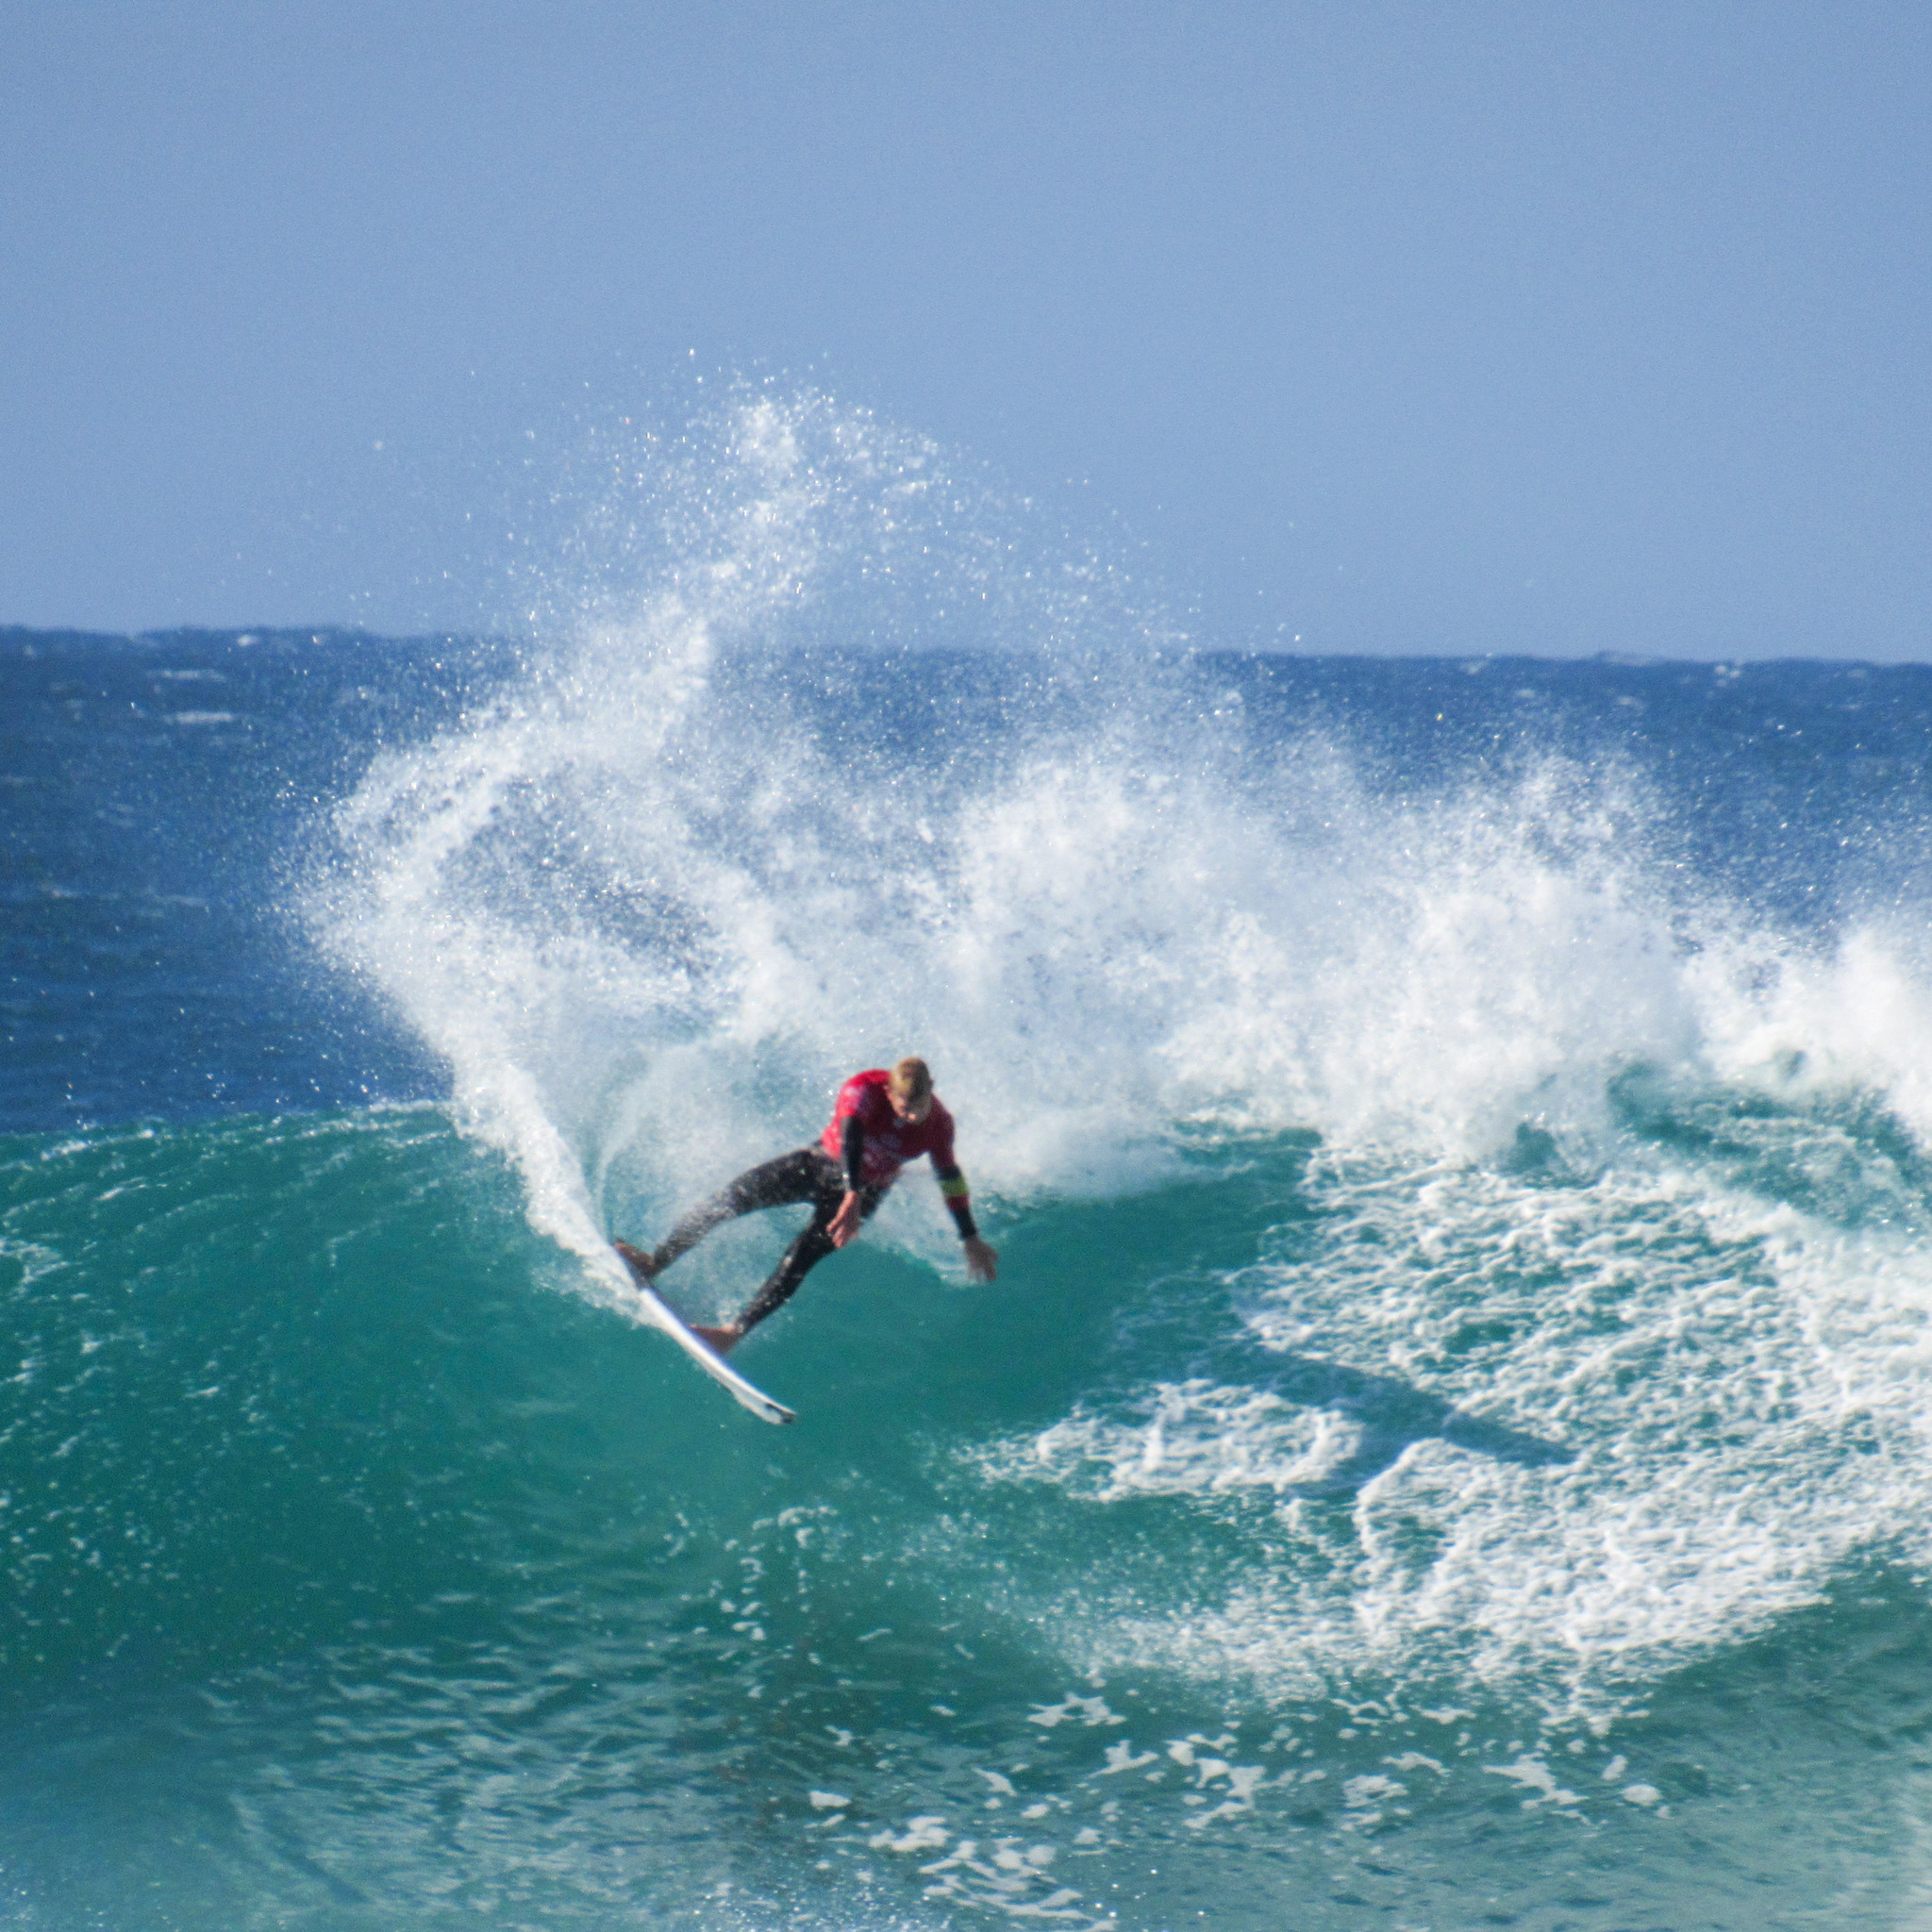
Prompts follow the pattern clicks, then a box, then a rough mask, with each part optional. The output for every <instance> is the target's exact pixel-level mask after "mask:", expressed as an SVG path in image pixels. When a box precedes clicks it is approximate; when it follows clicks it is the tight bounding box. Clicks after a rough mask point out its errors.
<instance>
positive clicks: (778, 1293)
mask: <svg viewBox="0 0 1932 1932" xmlns="http://www.w3.org/2000/svg"><path fill="white" fill-rule="evenodd" d="M825 1165H826V1167H827V1168H828V1169H830V1174H829V1176H828V1177H827V1183H826V1185H825V1186H824V1188H822V1190H821V1191H820V1192H819V1193H818V1195H817V1197H816V1198H815V1200H814V1201H813V1204H812V1217H811V1220H810V1221H809V1222H808V1223H807V1224H806V1225H805V1226H804V1227H802V1228H801V1229H800V1230H799V1232H798V1239H797V1240H796V1241H793V1242H792V1243H791V1246H790V1247H789V1248H787V1249H786V1250H785V1257H784V1259H783V1260H781V1261H780V1262H779V1263H778V1265H777V1267H776V1268H774V1270H773V1271H772V1276H771V1279H770V1280H769V1281H767V1282H766V1283H765V1285H764V1287H762V1288H761V1289H759V1290H758V1293H757V1294H755V1295H754V1296H753V1297H752V1298H751V1302H750V1305H749V1306H748V1307H746V1308H745V1311H744V1313H743V1314H741V1316H739V1318H738V1320H737V1321H736V1322H734V1323H733V1324H731V1326H730V1327H729V1328H727V1329H722V1330H720V1331H719V1332H720V1333H721V1334H724V1335H728V1336H729V1337H730V1339H731V1340H732V1341H737V1340H738V1338H739V1337H740V1336H741V1335H743V1334H744V1333H745V1332H746V1331H747V1330H748V1329H752V1328H756V1327H757V1326H758V1324H759V1323H760V1322H762V1321H763V1320H764V1319H765V1317H766V1316H767V1315H769V1314H772V1313H774V1311H775V1310H777V1309H779V1308H782V1307H784V1306H785V1304H786V1303H787V1302H789V1301H790V1300H791V1297H792V1296H793V1295H795V1294H796V1293H797V1292H798V1290H799V1285H800V1283H802V1282H803V1281H804V1279H805V1277H806V1276H807V1275H808V1274H810V1273H811V1271H812V1270H813V1269H814V1268H816V1267H817V1266H818V1265H819V1263H820V1262H821V1261H823V1260H824V1258H825V1257H826V1256H827V1255H829V1254H832V1253H833V1252H834V1249H833V1245H832V1237H831V1234H830V1232H829V1229H830V1226H831V1222H832V1216H833V1215H835V1214H836V1213H837V1212H838V1211H839V1203H840V1202H841V1201H842V1200H843V1199H844V1198H845V1177H844V1175H843V1174H841V1173H840V1172H839V1169H838V1165H837V1163H836V1162H834V1161H831V1160H827V1161H826V1163H825ZM885 1198H886V1190H885V1189H884V1188H863V1189H861V1190H860V1191H859V1195H858V1216H859V1219H860V1220H861V1221H870V1220H871V1219H872V1217H873V1210H874V1208H877V1206H878V1205H879V1203H880V1202H881V1201H883V1200H884V1199H885Z"/></svg>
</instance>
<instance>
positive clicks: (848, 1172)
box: [839, 1112, 865, 1194]
mask: <svg viewBox="0 0 1932 1932" xmlns="http://www.w3.org/2000/svg"><path fill="white" fill-rule="evenodd" d="M839 1159H840V1162H841V1165H842V1166H843V1167H844V1169H845V1191H846V1192H847V1193H848V1194H856V1193H858V1190H859V1188H860V1187H861V1186H862V1185H863V1179H864V1174H865V1123H864V1122H863V1121H862V1120H860V1119H859V1117H858V1114H857V1113H856V1112H854V1113H848V1114H847V1115H846V1116H845V1128H844V1132H843V1133H842V1134H841V1136H840V1137H839Z"/></svg>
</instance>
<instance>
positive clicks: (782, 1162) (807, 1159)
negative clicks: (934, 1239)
mask: <svg viewBox="0 0 1932 1932" xmlns="http://www.w3.org/2000/svg"><path fill="white" fill-rule="evenodd" d="M840 1154H841V1158H840V1159H838V1160H834V1159H833V1158H832V1157H831V1156H830V1155H829V1154H827V1153H826V1152H825V1150H824V1148H823V1147H821V1146H817V1145H814V1146H810V1147H799V1148H796V1149H794V1150H793V1151H792V1152H791V1153H790V1154H781V1155H779V1157H778V1158H777V1159H775V1160H768V1161H766V1162H764V1164H763V1165H762V1166H759V1167H754V1168H749V1169H747V1170H746V1171H745V1172H744V1173H743V1174H740V1175H739V1176H738V1178H737V1179H736V1180H735V1181H733V1182H732V1183H731V1185H730V1186H729V1187H727V1188H725V1189H724V1190H723V1191H720V1192H718V1193H716V1194H713V1195H712V1196H711V1198H710V1199H709V1200H708V1201H702V1202H700V1203H699V1204H698V1206H697V1207H695V1208H692V1209H691V1211H690V1212H689V1213H688V1214H686V1215H684V1216H683V1217H682V1218H681V1219H680V1220H679V1221H678V1223H677V1224H676V1225H675V1227H674V1228H673V1229H672V1230H671V1232H670V1233H669V1234H668V1235H667V1236H666V1237H665V1238H664V1244H663V1246H662V1247H660V1248H658V1250H657V1252H656V1253H655V1254H654V1255H652V1257H651V1273H652V1274H653V1275H654V1276H656V1275H658V1274H662V1273H663V1272H664V1270H665V1269H667V1268H668V1267H670V1265H671V1264H672V1262H674V1261H675V1260H676V1259H677V1257H679V1256H680V1255H683V1254H687V1253H689V1252H690V1250H691V1249H692V1248H694V1247H696V1246H697V1244H698V1243H699V1242H700V1241H703V1240H704V1238H705V1237H706V1236H707V1235H708V1234H709V1233H710V1231H711V1230H712V1229H713V1228H714V1227H721V1226H723V1225H724V1223H725V1222H727V1221H734V1220H736V1219H737V1218H738V1216H739V1215H741V1214H754V1213H756V1212H757V1211H758V1209H759V1208H783V1207H787V1206H789V1205H791V1203H794V1202H805V1201H808V1202H809V1203H810V1204H811V1210H812V1213H811V1219H810V1221H808V1223H807V1224H805V1226H804V1227H803V1228H801V1229H800V1230H799V1234H798V1238H797V1239H796V1240H795V1241H793V1242H792V1243H791V1246H790V1247H789V1248H787V1249H786V1250H785V1254H784V1257H783V1259H781V1260H780V1261H779V1263H778V1265H777V1267H776V1268H774V1270H773V1271H772V1274H771V1278H770V1279H769V1280H768V1281H766V1283H765V1285H764V1286H763V1287H762V1288H761V1289H759V1290H758V1293H757V1294H755V1295H754V1296H753V1297H752V1299H751V1304H750V1306H749V1307H747V1308H746V1309H745V1311H744V1313H743V1314H741V1316H740V1317H739V1318H738V1326H739V1327H740V1328H741V1329H751V1328H756V1327H757V1326H758V1324H759V1323H760V1322H762V1321H763V1320H764V1319H765V1317H766V1316H767V1315H769V1314H771V1313H772V1312H773V1311H774V1309H777V1308H781V1307H784V1306H785V1304H786V1303H787V1302H789V1301H790V1300H791V1297H792V1296H793V1295H794V1294H796V1293H797V1292H798V1287H799V1284H800V1283H801V1282H802V1281H803V1280H804V1279H805V1277H806V1276H807V1275H808V1274H810V1273H811V1271H812V1270H813V1269H814V1268H816V1267H817V1266H818V1264H819V1263H820V1262H821V1261H823V1260H824V1258H825V1257H826V1256H827V1255H829V1254H831V1253H833V1252H834V1250H833V1245H832V1236H831V1232H830V1229H831V1224H832V1217H833V1215H835V1214H836V1213H838V1211H839V1206H840V1203H841V1202H842V1201H843V1200H844V1198H845V1196H846V1195H847V1194H848V1193H853V1194H857V1195H858V1218H859V1220H860V1221H861V1222H866V1221H870V1220H871V1219H872V1217H873V1213H874V1209H875V1208H877V1207H878V1205H879V1203H880V1202H881V1201H883V1200H884V1199H885V1198H886V1196H887V1194H888V1193H890V1192H891V1186H892V1183H891V1180H886V1181H883V1182H868V1181H865V1180H863V1179H861V1175H862V1174H864V1172H865V1126H864V1124H863V1123H862V1122H861V1121H860V1120H859V1118H858V1115H857V1114H851V1115H848V1116H847V1117H846V1119H845V1122H844V1124H843V1127H842V1129H841V1137H840ZM957 1174H958V1168H957V1167H951V1168H949V1169H948V1171H947V1174H942V1175H941V1179H942V1180H943V1179H945V1178H947V1177H949V1176H950V1175H957ZM946 1205H947V1206H948V1208H951V1209H952V1213H953V1219H954V1221H955V1222H956V1223H958V1227H959V1233H960V1236H961V1238H962V1239H963V1240H966V1241H972V1240H973V1239H974V1236H975V1232H976V1231H975V1229H974V1224H973V1212H972V1209H971V1208H968V1207H967V1205H966V1203H965V1201H964V1199H963V1198H961V1199H959V1200H957V1201H956V1200H952V1199H949V1200H948V1201H947V1204H946Z"/></svg>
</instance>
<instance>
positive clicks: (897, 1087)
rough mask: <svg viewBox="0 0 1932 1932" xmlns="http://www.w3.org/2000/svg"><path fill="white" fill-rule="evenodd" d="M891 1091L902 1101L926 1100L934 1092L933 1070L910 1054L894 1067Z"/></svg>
mask: <svg viewBox="0 0 1932 1932" xmlns="http://www.w3.org/2000/svg"><path fill="white" fill-rule="evenodd" d="M891 1089H892V1091H893V1092H894V1093H896V1094H897V1095H898V1096H899V1098H900V1099H901V1100H924V1098H925V1097H926V1095H927V1094H929V1093H930V1092H931V1091H932V1069H931V1068H930V1067H929V1066H927V1065H926V1063H925V1062H924V1060H923V1059H921V1058H919V1056H918V1055H917V1054H910V1053H908V1055H907V1056H906V1058H904V1059H903V1060H899V1061H896V1062H895V1063H894V1064H893V1067H892V1077H891Z"/></svg>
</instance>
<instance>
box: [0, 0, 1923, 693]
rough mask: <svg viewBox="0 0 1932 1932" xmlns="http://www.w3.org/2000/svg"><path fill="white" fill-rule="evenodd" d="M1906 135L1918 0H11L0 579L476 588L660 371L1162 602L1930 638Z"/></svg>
mask: <svg viewBox="0 0 1932 1932" xmlns="http://www.w3.org/2000/svg"><path fill="white" fill-rule="evenodd" d="M1928 188H1932V9H1927V8H1924V7H1923V6H1904V5H1900V6H1865V5H1858V4H1850V5H1845V4H1839V5H1831V6H1824V5H1818V6H1809V5H1805V6H1799V5H1780V4H1776V0H1767V4H1759V5H1712V4H1703V0H1686V4H1671V5H1664V4H1600V5H1596V6H1591V7H1578V6H1570V5H1563V6H1557V5H1547V6H1527V5H1521V6H1519V5H1500V4H1486V0H1470V4H1454V5H1452V4H1447V0H1443V4H1438V5H1431V6H1391V5H1379V4H1360V5H1357V4H1347V5H1344V4H1340V0H1338V4H1329V5H1319V6H1300V5H1294V4H1287V0H1280V4H1274V5H1247V4H1241V0H1227V4H1223V5H1217V6H1191V5H1182V4H1174V5H1166V6H1148V5H1137V4H1114V5H1103V4H1085V0H1080V4H1063V5H1057V4H1053V0H1030V4H1024V5H1023V4H1013V5H1008V4H974V5H926V4H919V0H899V4H893V5H860V4H850V5H833V4H814V0H796V4H791V5H734V4H727V0H719V4H713V5H708V6H697V5H658V6H650V5H616V4H601V0H551V4H547V5H540V4H498V0H463V4H425V0H394V4H390V5H385V6H375V5H358V4H353V0H332V4H329V5H325V6H323V5H309V4H306V0H279V4H275V5H251V6H232V5H222V4H208V5H202V6H196V5H192V4H180V5H168V6H157V5H155V4H153V0H147V4H142V5H138V6H137V5H120V4H89V0H66V4H59V5H55V4H34V0H25V4H22V0H11V4H5V5H0V370H4V372H5V373H4V376H0V623H25V624H33V625H57V624H72V625H83V626H89V627H95V628H111V629H123V628H128V629H133V628H147V627H157V626H163V625H175V624H184V623H194V624H209V625H242V624H272V623H290V624H309V623H330V622H357V623H362V624H365V625H370V626H371V627H373V628H376V629H382V630H390V631H409V630H419V629H423V628H427V627H432V626H434V627H441V626H452V627H458V628H462V627H469V626H472V625H476V624H477V623H479V622H487V621H488V620H489V617H490V615H491V613H490V611H489V609H488V599H489V596H490V590H489V586H488V584H487V583H486V582H485V581H484V575H483V573H482V569H481V566H480V565H479V564H478V563H476V562H475V553H474V551H473V549H471V548H470V547H466V543H465V541H464V539H463V537H462V532H463V530H464V528H465V524H464V518H465V515H466V514H468V515H469V516H470V517H471V519H472V522H473V524H474V520H475V518H477V517H484V518H487V517H488V516H490V515H491V514H495V513H497V512H496V507H497V506H498V505H500V503H501V501H502V497H503V479H504V475H505V469H506V466H507V465H509V464H511V463H513V461H514V460H515V458H514V456H513V452H514V451H515V450H516V449H517V447H518V446H519V443H520V441H527V433H528V432H530V431H532V430H534V431H536V432H537V435H538V437H539V438H540V439H542V440H545V441H556V440H558V439H568V437H569V436H570V435H571V434H572V433H573V425H575V424H576V423H578V422H580V421H581V419H582V417H583V414H584V412H585V411H587V410H588V411H591V412H595V411H600V410H601V411H608V410H614V409H629V408H642V409H652V410H656V411H658V412H659V413H660V414H662V413H664V412H667V411H668V412H670V413H671V414H673V415H675V413H676V411H677V410H679V409H681V408H685V407H687V406H688V405H689V403H690V401H691V393H692V391H691V381H692V375H693V372H698V371H701V372H704V373H706V374H708V375H709V376H710V377H711V378H712V379H713V381H715V380H716V379H717V378H718V377H719V376H720V375H730V374H733V373H738V374H745V375H753V376H758V377H762V376H766V375H771V376H775V377H777V378H779V379H780V380H782V381H796V382H801V383H811V384H814V385H816V386H818V387H820V388H823V389H825V390H829V391H831V392H832V393H833V394H835V395H837V396H838V397H840V398H841V399H842V400H844V401H846V402H848V403H850V404H852V405H854V406H858V407H863V408H870V409H873V410H874V411H876V412H877V413H878V414H879V415H881V416H883V417H885V418H886V419H888V420H890V421H891V422H892V423H895V424H897V425H901V426H903V427H905V428H907V429H908V430H913V431H917V432H921V433H924V434H927V435H930V436H931V437H933V438H935V439H937V440H938V441H939V442H940V443H941V444H942V445H943V446H944V447H946V448H947V449H948V450H950V451H954V452H957V453H958V462H959V463H960V464H961V465H962V466H969V467H970V466H972V465H985V466H986V467H987V468H988V469H989V470H990V471H991V474H992V475H995V476H996V477H997V478H999V479H1001V482H1002V484H1003V485H1004V487H1005V488H1007V489H1008V490H1009V491H1011V492H1013V493H1014V494H1015V495H1018V496H1024V497H1027V498H1031V499H1034V500H1035V501H1037V502H1038V503H1040V504H1041V506H1043V512H1044V513H1045V514H1046V515H1048V516H1050V517H1051V518H1054V519H1058V520H1059V521H1062V522H1066V523H1069V524H1071V525H1073V526H1074V527H1075V528H1088V529H1091V530H1094V531H1097V532H1101V533H1103V535H1104V540H1105V541H1107V542H1109V543H1119V544H1121V545H1123V546H1125V547H1127V548H1128V549H1129V550H1130V551H1131V554H1132V555H1133V556H1134V557H1135V558H1137V559H1138V564H1139V567H1141V568H1144V569H1145V570H1147V571H1148V572H1150V573H1151V575H1152V576H1153V577H1154V578H1155V579H1157V580H1158V581H1159V582H1160V583H1161V584H1163V585H1164V586H1165V588H1166V591H1167V592H1168V594H1169V596H1170V597H1171V599H1172V600H1173V602H1174V605H1175V606H1176V607H1177V608H1180V609H1182V610H1183V611H1184V612H1186V613H1187V615H1188V622H1189V625H1190V627H1191V630H1192V631H1193V633H1194V634H1195V635H1196V636H1197V637H1199V638H1200V639H1201V640H1202V641H1204V642H1208V643H1224V644H1229V645H1239V646H1248V645H1264V646H1265V645H1284V644H1289V643H1291V641H1292V640H1294V639H1296V638H1299V639H1300V644H1299V648H1301V649H1303V650H1324V651H1349V652H1357V651H1364V652H1391V651H1392V652H1412V651H1425V652H1426V651H1445V652H1451V653H1457V654H1467V653H1473V652H1484V651H1505V652H1532V653H1538V654H1544V655H1570V654H1576V653H1591V652H1598V651H1611V652H1619V653H1632V654H1640V655H1682V656H1690V657H1707V658H1730V657H1761V656H1806V657H1862V658H1924V657H1927V656H1932V625H1928V622H1927V611H1928V608H1932V542H1928V538H1932V393H1928V385H1932V375H1928V372H1932V354H1928V351H1932V340H1928V338H1932V326H1928V313H1927V305H1928V293H1932V279H1928V273H1927V271H1928V266H1932V264H1928V229H1932V194H1928ZM377 445H380V447H379V448H378V446H377Z"/></svg>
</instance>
